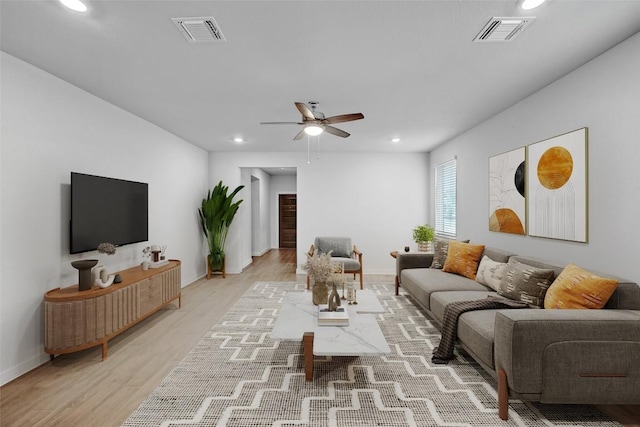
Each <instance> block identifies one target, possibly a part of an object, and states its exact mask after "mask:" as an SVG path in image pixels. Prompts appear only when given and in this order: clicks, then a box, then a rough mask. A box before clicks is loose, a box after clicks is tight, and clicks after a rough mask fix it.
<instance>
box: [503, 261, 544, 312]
mask: <svg viewBox="0 0 640 427" xmlns="http://www.w3.org/2000/svg"><path fill="white" fill-rule="evenodd" d="M553 274H554V272H553V270H550V269H543V268H537V267H532V266H530V265H527V264H523V263H521V262H518V261H516V260H515V259H513V258H512V259H510V260H509V263H508V264H507V270H506V272H505V274H504V276H503V277H502V280H501V281H500V287H499V288H498V294H499V295H502V296H503V297H506V298H511V299H513V300H516V301H523V302H526V303H528V304H530V305H531V306H534V307H540V308H541V307H543V305H544V296H545V294H546V292H547V289H548V288H549V286H550V285H551V282H552V280H553Z"/></svg>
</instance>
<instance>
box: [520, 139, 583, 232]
mask: <svg viewBox="0 0 640 427" xmlns="http://www.w3.org/2000/svg"><path fill="white" fill-rule="evenodd" d="M587 145H588V128H586V127H585V128H582V129H578V130H575V131H572V132H569V133H566V134H564V135H559V136H556V137H553V138H550V139H547V140H544V141H540V142H538V143H535V144H531V145H529V146H528V147H527V161H528V166H527V205H528V208H527V217H528V233H529V235H530V236H537V237H547V238H551V239H561V240H571V241H574V242H584V243H586V242H587V240H588V222H587V161H588V153H587Z"/></svg>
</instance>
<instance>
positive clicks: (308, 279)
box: [307, 274, 311, 289]
mask: <svg viewBox="0 0 640 427" xmlns="http://www.w3.org/2000/svg"><path fill="white" fill-rule="evenodd" d="M310 284H311V278H310V277H309V274H307V289H309V285H310Z"/></svg>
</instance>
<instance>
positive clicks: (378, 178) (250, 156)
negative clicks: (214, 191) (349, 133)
mask: <svg viewBox="0 0 640 427" xmlns="http://www.w3.org/2000/svg"><path fill="white" fill-rule="evenodd" d="M428 158H429V155H428V154H427V153H332V152H324V153H323V155H322V157H321V159H319V160H314V161H313V162H312V163H311V164H307V159H306V155H305V153H222V152H220V153H209V182H218V181H219V180H222V181H223V182H224V183H225V185H228V186H229V187H230V188H235V187H236V186H237V185H239V184H240V183H241V182H242V180H243V179H245V180H246V179H247V178H246V177H245V178H243V176H242V173H241V168H252V167H296V168H297V203H298V218H297V221H298V237H297V246H298V249H297V256H298V258H297V263H298V266H299V267H300V265H301V264H303V263H304V262H305V260H306V255H305V253H306V251H307V250H308V248H309V245H310V244H311V243H313V239H314V237H315V236H317V235H347V236H351V237H352V239H353V241H354V243H356V244H357V245H358V247H359V249H360V250H361V251H362V252H363V253H364V261H363V264H364V272H365V274H371V273H386V274H392V273H394V271H395V270H394V269H395V264H394V260H393V258H391V257H390V256H389V252H390V251H392V250H397V249H399V248H402V247H404V246H405V245H409V244H413V242H412V241H411V229H412V228H413V227H415V225H417V224H421V223H424V222H425V221H426V219H427V213H428V210H429V209H428V196H429V189H430V178H429V175H428V173H427V167H428ZM242 193H243V194H241V197H242V198H244V199H246V198H247V197H250V194H249V193H248V192H247V190H246V188H245V189H243V190H242ZM240 209H241V210H242V212H239V214H240V216H241V217H243V218H244V217H245V216H246V215H249V214H250V212H251V209H248V211H247V206H244V203H243V205H241V208H240ZM247 212H248V213H247ZM246 221H247V220H246V219H243V220H241V221H234V223H233V224H232V226H231V230H230V232H229V239H228V241H227V251H226V252H227V268H228V270H229V272H231V273H234V272H235V273H237V272H240V271H241V269H242V268H243V267H244V266H245V264H244V263H245V262H246V260H247V259H248V258H249V257H250V253H249V254H248V253H247V246H248V247H249V248H250V246H251V236H250V234H251V232H250V230H251V228H250V220H249V221H248V222H246ZM246 224H249V227H248V228H247V225H246ZM247 241H248V242H249V244H248V245H247V244H246V242H247ZM249 250H250V249H249ZM298 270H299V272H300V273H303V272H304V271H303V270H301V269H300V268H298Z"/></svg>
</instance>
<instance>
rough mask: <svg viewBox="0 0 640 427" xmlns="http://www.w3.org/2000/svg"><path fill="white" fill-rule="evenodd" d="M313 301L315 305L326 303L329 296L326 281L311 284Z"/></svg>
mask: <svg viewBox="0 0 640 427" xmlns="http://www.w3.org/2000/svg"><path fill="white" fill-rule="evenodd" d="M312 293H313V303H314V304H315V305H320V304H326V303H327V299H328V296H329V288H328V287H327V284H326V283H314V284H313V292H312Z"/></svg>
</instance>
